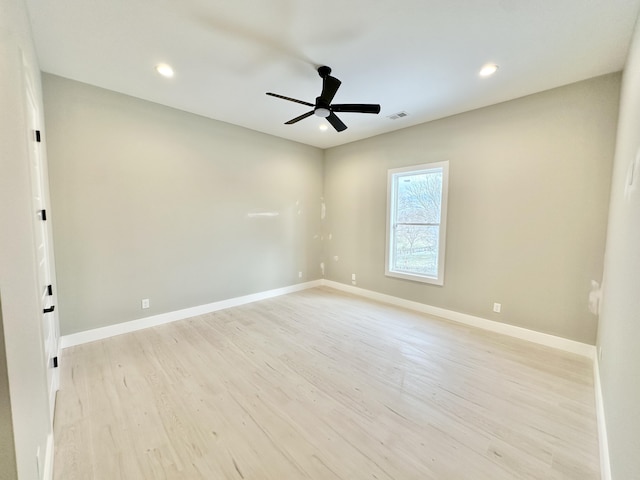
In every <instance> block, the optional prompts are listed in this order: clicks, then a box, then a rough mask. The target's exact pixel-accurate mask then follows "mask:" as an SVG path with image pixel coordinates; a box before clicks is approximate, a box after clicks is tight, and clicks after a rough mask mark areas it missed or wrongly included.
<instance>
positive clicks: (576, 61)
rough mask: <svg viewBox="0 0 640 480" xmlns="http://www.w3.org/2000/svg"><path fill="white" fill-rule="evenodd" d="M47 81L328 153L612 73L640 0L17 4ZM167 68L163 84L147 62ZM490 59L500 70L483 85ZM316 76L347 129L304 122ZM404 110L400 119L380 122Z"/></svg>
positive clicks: (619, 64)
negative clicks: (373, 107) (365, 107)
mask: <svg viewBox="0 0 640 480" xmlns="http://www.w3.org/2000/svg"><path fill="white" fill-rule="evenodd" d="M27 5H28V8H29V11H30V14H31V19H32V28H33V35H34V39H35V43H36V49H37V52H38V56H39V61H40V66H41V68H42V70H43V71H45V72H49V73H53V74H56V75H60V76H63V77H67V78H71V79H74V80H78V81H81V82H86V83H89V84H93V85H97V86H100V87H104V88H107V89H110V90H115V91H117V92H122V93H125V94H128V95H133V96H135V97H139V98H143V99H146V100H151V101H153V102H157V103H161V104H164V105H168V106H171V107H175V108H178V109H181V110H186V111H189V112H193V113H196V114H200V115H204V116H206V117H210V118H214V119H217V120H222V121H225V122H229V123H233V124H236V125H241V126H243V127H247V128H250V129H253V130H258V131H260V132H265V133H268V134H271V135H276V136H279V137H283V138H288V139H291V140H295V141H298V142H302V143H306V144H309V145H313V146H316V147H321V148H328V147H332V146H336V145H341V144H344V143H348V142H352V141H354V140H359V139H362V138H366V137H370V136H373V135H377V134H381V133H385V132H389V131H392V130H397V129H400V128H405V127H407V126H410V125H415V124H418V123H422V122H426V121H429V120H434V119H436V118H442V117H445V116H449V115H452V114H456V113H460V112H463V111H468V110H471V109H474V108H478V107H482V106H486V105H490V104H494V103H498V102H502V101H505V100H509V99H512V98H516V97H520V96H523V95H527V94H531V93H535V92H539V91H542V90H547V89H549V88H553V87H556V86H560V85H565V84H568V83H572V82H576V81H579V80H583V79H586V78H590V77H594V76H597V75H602V74H605V73H609V72H614V71H618V70H621V69H622V68H623V66H624V61H625V58H626V54H627V50H628V46H629V41H630V38H631V33H632V30H633V26H634V23H635V20H636V17H637V14H638V10H639V7H640V0H394V1H389V0H348V1H346V0H321V1H320V0H315V1H312V0H269V1H265V0H262V1H261V0H55V1H54V0H27ZM160 62H166V63H169V64H171V65H172V66H173V67H174V69H175V71H176V75H175V77H174V78H173V79H170V80H168V79H165V78H163V77H160V76H159V75H158V74H157V73H156V72H155V70H154V66H155V65H156V64H157V63H160ZM488 62H493V63H497V64H499V65H500V69H499V71H498V73H497V74H496V75H494V76H493V77H490V78H480V77H479V76H478V74H477V73H478V71H479V69H480V67H481V66H482V65H483V64H485V63H488ZM320 65H328V66H330V67H331V68H332V69H333V72H332V75H333V76H335V77H337V78H338V79H340V80H342V82H343V83H342V87H341V88H340V90H339V91H338V93H337V95H336V96H335V99H334V102H336V103H380V104H381V105H382V111H381V112H380V114H379V115H371V114H356V113H342V114H339V116H340V118H341V119H342V120H343V121H344V122H345V123H346V124H347V125H348V127H349V128H348V129H347V130H346V131H344V132H341V133H337V132H336V131H335V130H333V129H332V128H329V130H327V131H324V132H322V131H320V130H319V125H320V124H322V123H326V121H325V120H324V119H320V118H318V117H315V116H312V117H309V118H307V119H305V120H302V121H301V122H299V123H297V124H295V125H284V122H285V121H287V120H289V119H291V118H293V117H296V116H298V115H300V114H302V113H304V112H306V111H308V110H310V109H309V108H308V107H305V106H303V105H299V104H296V103H292V102H287V101H284V100H280V99H277V98H273V97H269V96H267V95H265V92H275V93H279V94H282V95H286V96H289V97H294V98H298V99H301V100H304V101H308V102H311V103H313V102H314V101H315V97H316V96H318V95H319V94H320V90H321V86H322V80H321V79H320V77H319V76H318V74H317V72H316V68H317V67H318V66H320ZM399 111H406V112H407V113H408V114H409V115H408V116H407V117H405V118H403V119H399V120H391V119H389V118H387V117H388V116H389V115H391V114H394V113H396V112H399Z"/></svg>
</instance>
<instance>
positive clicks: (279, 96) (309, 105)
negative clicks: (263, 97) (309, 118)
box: [267, 92, 315, 107]
mask: <svg viewBox="0 0 640 480" xmlns="http://www.w3.org/2000/svg"><path fill="white" fill-rule="evenodd" d="M267 95H271V96H272V97H276V98H282V99H283V100H289V101H290V102H296V103H301V104H302V105H306V106H307V107H315V105H314V104H313V103H309V102H303V101H302V100H296V99H295V98H291V97H285V96H284V95H278V94H277V93H271V92H267Z"/></svg>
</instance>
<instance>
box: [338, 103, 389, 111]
mask: <svg viewBox="0 0 640 480" xmlns="http://www.w3.org/2000/svg"><path fill="white" fill-rule="evenodd" d="M331 110H333V111H334V112H353V113H380V105H377V104H371V103H340V104H337V105H331Z"/></svg>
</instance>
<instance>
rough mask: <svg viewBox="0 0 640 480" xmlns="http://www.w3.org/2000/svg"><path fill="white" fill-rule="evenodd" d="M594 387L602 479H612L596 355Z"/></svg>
mask: <svg viewBox="0 0 640 480" xmlns="http://www.w3.org/2000/svg"><path fill="white" fill-rule="evenodd" d="M593 388H594V390H595V394H596V418H597V419H598V446H599V447H600V472H601V477H600V478H602V480H611V462H610V459H609V440H608V436H607V422H606V421H605V416H604V400H603V398H602V384H601V383H600V362H599V360H598V356H597V355H596V356H595V358H594V360H593Z"/></svg>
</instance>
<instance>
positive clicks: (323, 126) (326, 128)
mask: <svg viewBox="0 0 640 480" xmlns="http://www.w3.org/2000/svg"><path fill="white" fill-rule="evenodd" d="M328 129H329V127H327V126H326V125H325V124H322V125H320V130H322V131H323V132H324V131H326V130H328Z"/></svg>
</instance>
